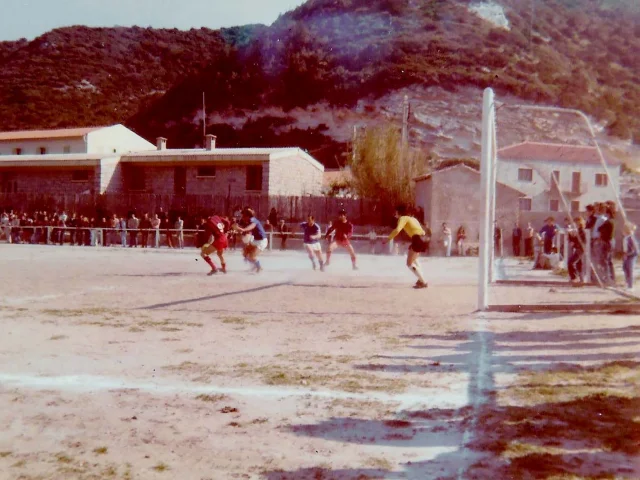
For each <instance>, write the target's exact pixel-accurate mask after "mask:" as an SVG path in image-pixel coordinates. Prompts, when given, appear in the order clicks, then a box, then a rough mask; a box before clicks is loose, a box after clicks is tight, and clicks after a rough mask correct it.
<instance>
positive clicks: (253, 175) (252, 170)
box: [247, 165, 262, 192]
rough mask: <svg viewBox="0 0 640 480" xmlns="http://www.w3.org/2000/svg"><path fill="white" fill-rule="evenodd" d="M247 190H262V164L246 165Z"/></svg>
mask: <svg viewBox="0 0 640 480" xmlns="http://www.w3.org/2000/svg"><path fill="white" fill-rule="evenodd" d="M247 190H251V191H255V192H260V191H262V165H253V166H250V167H247Z"/></svg>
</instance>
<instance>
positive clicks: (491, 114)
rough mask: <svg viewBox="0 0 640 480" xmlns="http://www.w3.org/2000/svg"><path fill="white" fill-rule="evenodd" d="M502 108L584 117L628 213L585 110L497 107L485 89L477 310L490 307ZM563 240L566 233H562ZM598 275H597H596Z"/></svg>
mask: <svg viewBox="0 0 640 480" xmlns="http://www.w3.org/2000/svg"><path fill="white" fill-rule="evenodd" d="M502 108H509V109H519V110H533V111H540V112H552V113H568V114H572V115H576V116H578V117H579V118H580V119H581V120H583V121H584V123H585V125H586V127H587V130H588V132H589V135H590V137H591V141H592V142H593V146H594V147H595V149H596V151H597V154H598V157H599V159H600V162H601V164H602V166H603V168H604V172H605V174H606V175H607V180H608V185H610V186H611V187H612V190H613V192H612V193H613V197H614V198H615V201H616V203H617V205H618V206H619V213H620V214H621V215H622V216H623V219H624V221H625V222H626V221H627V215H626V212H625V210H624V208H623V207H622V201H621V198H620V192H619V191H618V190H616V188H615V187H614V182H613V181H612V178H611V174H610V171H609V168H608V165H607V162H606V160H605V157H604V155H603V153H602V150H601V148H600V145H599V144H598V140H597V138H596V135H595V131H594V128H593V126H592V125H591V122H590V121H589V118H588V117H587V116H586V115H585V114H584V112H582V111H580V110H576V109H570V108H560V107H546V106H537V105H518V104H514V105H508V104H501V105H500V106H499V107H496V99H495V94H494V92H493V90H492V89H491V88H487V89H485V90H484V95H483V104H482V149H481V158H480V188H481V206H480V208H481V216H480V217H481V221H480V248H479V252H478V255H479V273H478V310H479V311H486V310H487V309H488V308H489V288H490V285H491V283H493V282H494V270H495V268H494V241H493V233H494V232H493V226H494V223H495V217H496V185H497V148H498V143H497V132H496V111H497V110H498V109H502ZM561 200H562V203H563V207H564V209H565V211H566V212H570V211H571V208H570V205H569V204H568V202H567V200H566V198H565V197H564V195H561ZM563 235H564V241H565V243H566V241H567V240H566V234H564V233H563ZM585 253H586V255H587V257H586V258H585V262H584V263H585V270H586V271H585V273H586V276H587V277H588V276H589V274H590V272H591V270H592V269H591V256H590V248H589V245H586V249H585ZM596 277H597V276H596ZM595 280H596V281H597V283H598V284H600V286H602V284H601V282H600V279H599V278H595Z"/></svg>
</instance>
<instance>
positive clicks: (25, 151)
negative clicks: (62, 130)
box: [0, 137, 87, 155]
mask: <svg viewBox="0 0 640 480" xmlns="http://www.w3.org/2000/svg"><path fill="white" fill-rule="evenodd" d="M40 147H45V148H46V149H47V153H48V154H51V153H57V154H60V153H65V152H64V147H69V148H70V152H69V153H87V146H86V144H85V142H84V140H83V139H82V137H78V138H55V139H50V140H18V141H10V142H6V141H3V142H0V155H14V149H16V148H21V149H22V153H21V155H39V154H40Z"/></svg>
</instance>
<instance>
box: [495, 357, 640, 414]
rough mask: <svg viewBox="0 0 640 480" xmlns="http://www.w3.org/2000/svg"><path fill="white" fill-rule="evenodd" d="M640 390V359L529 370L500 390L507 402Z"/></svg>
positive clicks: (635, 392) (569, 397)
mask: <svg viewBox="0 0 640 480" xmlns="http://www.w3.org/2000/svg"><path fill="white" fill-rule="evenodd" d="M639 391H640V362H633V361H626V362H625V361H619V362H611V363H607V364H604V365H599V366H591V367H582V366H573V365H565V366H561V367H559V368H556V369H553V370H547V371H542V372H525V373H522V374H521V375H520V376H519V377H518V378H517V380H516V382H515V384H514V385H513V387H511V388H509V389H507V390H505V391H503V392H500V394H499V396H498V398H499V400H500V401H502V402H504V403H511V402H514V401H515V402H518V403H519V404H524V405H535V404H537V403H545V402H549V401H571V400H575V399H578V398H581V397H586V396H589V395H609V396H626V397H630V396H633V395H635V394H637V392H639Z"/></svg>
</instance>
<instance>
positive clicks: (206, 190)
mask: <svg viewBox="0 0 640 480" xmlns="http://www.w3.org/2000/svg"><path fill="white" fill-rule="evenodd" d="M132 166H133V167H135V168H142V169H143V170H144V177H145V192H146V193H153V194H157V195H173V194H174V175H175V168H176V166H175V165H171V166H162V165H160V166H151V165H132V164H125V165H124V169H123V172H124V175H125V176H128V175H129V174H128V173H127V169H128V167H132ZM201 166H206V165H201ZM184 168H186V173H187V185H186V187H187V189H186V193H187V194H188V195H228V194H229V193H231V196H238V195H244V194H245V193H246V192H247V190H246V185H247V166H246V165H226V166H223V165H216V176H215V177H212V178H211V177H204V178H203V177H198V167H197V166H194V165H189V166H185V167H184ZM268 182H269V169H268V164H266V163H264V164H263V171H262V189H263V190H262V191H263V192H266V191H267V186H268ZM125 185H126V181H125Z"/></svg>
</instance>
